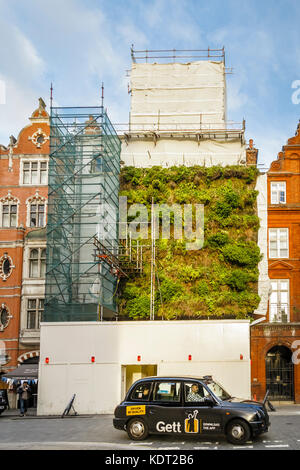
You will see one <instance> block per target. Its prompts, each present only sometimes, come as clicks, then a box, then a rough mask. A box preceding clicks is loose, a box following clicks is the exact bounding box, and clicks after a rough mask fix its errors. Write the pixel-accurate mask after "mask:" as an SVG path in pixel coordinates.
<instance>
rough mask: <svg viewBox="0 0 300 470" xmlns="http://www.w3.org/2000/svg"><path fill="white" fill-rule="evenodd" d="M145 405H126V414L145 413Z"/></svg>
mask: <svg viewBox="0 0 300 470" xmlns="http://www.w3.org/2000/svg"><path fill="white" fill-rule="evenodd" d="M145 414H146V406H145V405H137V406H126V415H127V416H136V415H145Z"/></svg>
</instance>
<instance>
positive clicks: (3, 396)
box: [0, 390, 9, 415]
mask: <svg viewBox="0 0 300 470" xmlns="http://www.w3.org/2000/svg"><path fill="white" fill-rule="evenodd" d="M8 407H9V403H8V396H7V390H0V415H1V413H3V411H5V410H6V409H7V408H8Z"/></svg>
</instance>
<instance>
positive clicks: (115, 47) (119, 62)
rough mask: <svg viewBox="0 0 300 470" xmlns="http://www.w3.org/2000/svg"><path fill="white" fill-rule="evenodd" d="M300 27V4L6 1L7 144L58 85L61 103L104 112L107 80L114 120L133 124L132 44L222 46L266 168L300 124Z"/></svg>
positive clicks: (233, 103)
mask: <svg viewBox="0 0 300 470" xmlns="http://www.w3.org/2000/svg"><path fill="white" fill-rule="evenodd" d="M299 24H300V2H299V0H276V1H274V0H260V1H257V0H227V1H226V0H211V1H209V2H208V1H207V0H205V1H204V0H126V1H125V0H124V1H121V0H109V1H108V0H43V1H42V0H9V1H8V0H0V85H1V83H2V87H3V83H5V92H6V93H5V97H6V100H5V104H0V143H2V144H4V145H7V144H8V140H9V136H10V135H11V134H13V135H15V136H17V134H18V132H19V131H20V129H21V128H22V127H23V126H24V125H26V124H27V123H28V120H27V117H28V116H29V115H30V114H31V113H32V111H33V109H34V108H35V107H37V100H38V98H39V97H40V96H41V97H43V98H44V100H45V101H46V103H47V104H49V94H50V91H49V89H50V83H51V82H53V86H54V99H55V102H56V103H57V104H60V105H72V106H77V105H81V106H82V105H95V104H100V100H101V98H100V96H101V82H102V81H103V82H104V85H105V106H106V107H107V108H108V113H109V115H110V117H111V120H112V121H113V122H126V121H127V120H128V112H129V104H130V101H129V95H128V93H127V83H128V78H127V77H126V70H128V69H129V68H130V65H131V59H130V46H131V44H134V46H135V48H136V49H146V48H148V49H173V48H177V49H201V48H207V47H208V46H209V47H211V48H218V47H222V46H225V50H226V65H227V66H228V67H233V69H234V74H233V75H228V76H227V87H228V118H229V119H230V120H234V121H241V120H242V119H243V118H245V119H246V137H247V139H249V138H253V139H254V142H255V144H256V146H257V147H258V148H259V161H260V162H261V163H265V164H266V165H269V164H270V162H271V161H272V160H274V159H276V157H277V153H278V152H279V151H280V150H281V147H282V145H284V144H285V143H286V140H287V139H288V138H289V137H291V136H293V135H294V133H295V130H296V127H297V124H298V121H299V118H300V103H299V104H296V103H293V101H292V95H293V93H295V91H296V90H295V89H293V88H292V84H293V82H295V81H296V80H300V32H299V31H300V28H299ZM299 88H300V87H299ZM0 91H1V86H0ZM0 95H1V93H0ZM298 97H300V93H299V94H298ZM294 101H295V100H294ZM296 101H298V100H296ZM299 101H300V100H299Z"/></svg>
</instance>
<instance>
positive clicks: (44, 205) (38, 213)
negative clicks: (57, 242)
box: [28, 200, 46, 228]
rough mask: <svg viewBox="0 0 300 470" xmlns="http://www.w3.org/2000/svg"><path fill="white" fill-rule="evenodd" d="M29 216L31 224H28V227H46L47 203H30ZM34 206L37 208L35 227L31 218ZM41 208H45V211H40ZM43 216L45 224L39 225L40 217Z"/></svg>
mask: <svg viewBox="0 0 300 470" xmlns="http://www.w3.org/2000/svg"><path fill="white" fill-rule="evenodd" d="M28 206H29V207H28V213H29V214H28V215H29V223H28V227H30V228H42V227H45V225H46V201H39V200H33V201H31V202H30V203H29V205H28ZM32 206H36V210H35V217H36V224H35V225H33V224H32V218H31V214H32V213H33V212H32V209H31V207H32ZM40 206H43V207H44V209H43V211H39V207H40ZM41 214H42V215H43V224H41V225H40V224H39V221H40V217H39V216H40V215H41Z"/></svg>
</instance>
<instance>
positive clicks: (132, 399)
mask: <svg viewBox="0 0 300 470" xmlns="http://www.w3.org/2000/svg"><path fill="white" fill-rule="evenodd" d="M144 384H150V390H149V393H148V396H147V398H145V399H143V398H134V397H133V394H134V392H135V390H136V389H137V387H139V386H141V385H144ZM153 387H154V385H153V381H152V380H146V381H145V382H140V383H138V384H136V386H135V387H134V388H133V390H132V391H131V392H130V396H129V401H132V402H139V403H140V402H141V403H146V402H149V401H150V397H152V392H153Z"/></svg>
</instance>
